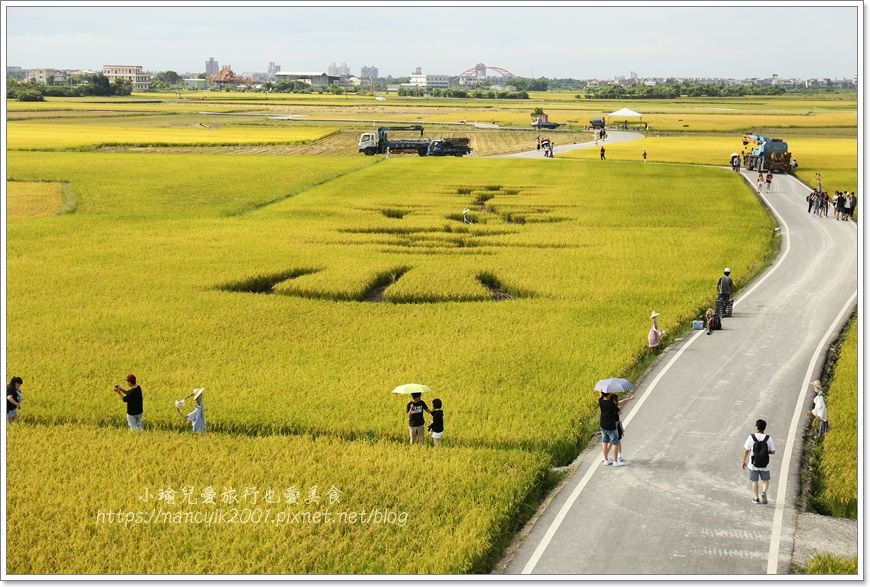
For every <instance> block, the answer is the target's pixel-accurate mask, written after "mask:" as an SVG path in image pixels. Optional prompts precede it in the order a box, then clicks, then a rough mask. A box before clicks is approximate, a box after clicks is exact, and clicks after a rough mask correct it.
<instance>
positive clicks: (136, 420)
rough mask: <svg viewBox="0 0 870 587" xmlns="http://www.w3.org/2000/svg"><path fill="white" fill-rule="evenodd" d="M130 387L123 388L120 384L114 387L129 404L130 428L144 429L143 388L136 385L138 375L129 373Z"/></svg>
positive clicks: (119, 395)
mask: <svg viewBox="0 0 870 587" xmlns="http://www.w3.org/2000/svg"><path fill="white" fill-rule="evenodd" d="M127 385H128V387H129V389H123V388H122V387H121V386H120V385H116V386H115V387H114V391H115V393H117V394H118V397H120V398H121V401H123V402H124V403H125V404H127V424H129V425H130V430H140V431H141V430H142V412H143V410H142V388H141V387H139V386H138V385H136V376H135V375H133V374H132V373H130V374H129V375H127Z"/></svg>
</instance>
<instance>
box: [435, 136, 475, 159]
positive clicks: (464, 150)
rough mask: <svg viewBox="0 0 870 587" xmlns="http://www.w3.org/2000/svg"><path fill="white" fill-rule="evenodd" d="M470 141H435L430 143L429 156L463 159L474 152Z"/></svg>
mask: <svg viewBox="0 0 870 587" xmlns="http://www.w3.org/2000/svg"><path fill="white" fill-rule="evenodd" d="M469 142H470V139H468V138H464V137H463V138H448V139H433V141H432V142H431V143H429V151H428V152H427V155H429V156H430V157H446V156H453V157H462V156H463V155H471V153H472V150H471V147H470V146H469V144H468V143H469Z"/></svg>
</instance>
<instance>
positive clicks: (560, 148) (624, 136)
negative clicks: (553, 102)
mask: <svg viewBox="0 0 870 587" xmlns="http://www.w3.org/2000/svg"><path fill="white" fill-rule="evenodd" d="M546 136H548V135H547V131H546V130H542V131H541V137H546ZM643 137H644V135H642V134H640V133H638V132H631V131H624V130H608V131H607V138H606V139H604V140H603V141H598V142H595V141H589V142H586V143H576V144H574V143H568V142H567V140H568V135H566V134H565V133H558V134H554V135H550V138H551V139H553V141H554V142H555V146H554V147H553V155H558V154H560V153H567V152H568V151H574V150H576V149H600V148H601V147H604V150H605V151H604V154H605V156H607V147H608V145H612V144H614V143H624V142H626V141H635V140H637V139H642V138H643ZM560 140H562V141H566V144H564V145H560V144H559V141H560ZM493 157H498V158H514V159H517V158H520V159H530V158H537V159H547V157H544V153H543V151H538V150H537V149H534V150H532V151H523V152H522V153H511V154H510V155H493Z"/></svg>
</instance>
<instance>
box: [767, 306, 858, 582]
mask: <svg viewBox="0 0 870 587" xmlns="http://www.w3.org/2000/svg"><path fill="white" fill-rule="evenodd" d="M857 299H858V291H857V290H856V291H855V292H853V293H852V295H851V296H850V297H849V300H848V301H847V302H846V305H844V306H843V309H842V310H840V313H839V314H837V317H836V318H835V319H834V321H833V322H832V323H831V326H830V327H829V328H828V331H827V332H826V333H825V335H824V336H823V337H822V338H821V340H819V344H818V345H817V346H816V351H815V352H814V353H813V357H812V359H811V360H810V364H809V366H808V367H807V371H806V373H805V374H804V383H803V389H802V390H801V394H800V397H799V398H798V402H797V403H796V404H795V409H794V414H793V415H792V419H791V424H790V425H789V428H788V436H787V437H786V438H787V440H786V443H785V452H784V455H785V457H786V458H783V459H782V465H781V466H780V471H779V478H780V479H782V483H779V484H778V485H777V488H776V507H775V509H774V513H773V527H772V529H771V530H772V531H771V539H770V550H768V552H767V574H768V575H775V574H776V570H777V567H778V563H779V543H780V536H781V534H782V520H783V516H784V513H783V512H784V511H785V500H786V489H787V487H788V474H789V469H790V468H791V453H792V451H793V450H794V444H795V435H796V434H797V428H798V423H799V422H800V421H801V419H802V416H803V410H804V404H805V403H806V398H807V388H808V387H809V386H810V378H811V377H812V376H813V371H815V368H816V364H817V363H818V361H819V357H820V356H821V354H822V351H823V350H825V349H826V348H827V347H828V341H829V340H830V338H831V336H832V335H833V333H834V329H835V328H836V327H837V326H838V325H839V324H841V323H842V320H843V317H844V316H845V315H846V312H848V311H851V310H852V308H853V307H854V305H855V301H856V300H857Z"/></svg>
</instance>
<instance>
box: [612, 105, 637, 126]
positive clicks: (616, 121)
mask: <svg viewBox="0 0 870 587" xmlns="http://www.w3.org/2000/svg"><path fill="white" fill-rule="evenodd" d="M608 116H609V117H610V121H611V123H612V124H613V125H614V126H616V128H620V127H622V128H624V129H626V130H628V119H629V118H636V119H637V122H638V123H642V120H643V118H642V117H643V114H640V113H639V112H635V111H634V110H629V109H628V108H621V109H619V110H617V111H616V112H611V113H610V114H608Z"/></svg>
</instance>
